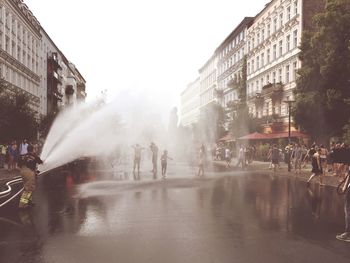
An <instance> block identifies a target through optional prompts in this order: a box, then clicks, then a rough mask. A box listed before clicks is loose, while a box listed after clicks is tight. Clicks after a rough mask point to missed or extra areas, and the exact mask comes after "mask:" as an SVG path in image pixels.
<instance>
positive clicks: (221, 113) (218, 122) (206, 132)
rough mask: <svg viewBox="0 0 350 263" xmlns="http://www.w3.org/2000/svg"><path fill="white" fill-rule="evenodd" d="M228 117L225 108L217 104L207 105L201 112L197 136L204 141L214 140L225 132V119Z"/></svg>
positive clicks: (196, 129) (196, 130)
mask: <svg viewBox="0 0 350 263" xmlns="http://www.w3.org/2000/svg"><path fill="white" fill-rule="evenodd" d="M225 118H226V114H225V110H224V108H223V107H222V106H221V105H219V104H217V103H211V104H209V105H207V106H206V107H205V108H204V109H203V110H202V111H201V114H200V119H199V122H198V125H197V127H195V129H194V131H195V137H196V138H197V139H198V140H200V141H202V142H214V141H216V140H218V139H219V138H221V137H222V136H223V135H224V134H225V132H226V131H225V128H224V121H225Z"/></svg>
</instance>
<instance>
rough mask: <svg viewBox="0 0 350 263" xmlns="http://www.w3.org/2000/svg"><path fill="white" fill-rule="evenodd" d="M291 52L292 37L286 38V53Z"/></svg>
mask: <svg viewBox="0 0 350 263" xmlns="http://www.w3.org/2000/svg"><path fill="white" fill-rule="evenodd" d="M289 50H290V35H288V36H287V38H286V52H288V51H289Z"/></svg>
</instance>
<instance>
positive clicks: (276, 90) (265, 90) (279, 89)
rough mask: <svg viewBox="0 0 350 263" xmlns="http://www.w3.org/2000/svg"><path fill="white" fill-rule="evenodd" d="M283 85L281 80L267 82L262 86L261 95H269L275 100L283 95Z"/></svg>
mask: <svg viewBox="0 0 350 263" xmlns="http://www.w3.org/2000/svg"><path fill="white" fill-rule="evenodd" d="M283 87H284V85H283V84H282V82H278V83H273V84H272V83H268V84H266V85H265V86H264V87H262V95H263V96H264V97H270V98H271V99H272V100H273V101H276V100H278V99H280V98H282V95H283Z"/></svg>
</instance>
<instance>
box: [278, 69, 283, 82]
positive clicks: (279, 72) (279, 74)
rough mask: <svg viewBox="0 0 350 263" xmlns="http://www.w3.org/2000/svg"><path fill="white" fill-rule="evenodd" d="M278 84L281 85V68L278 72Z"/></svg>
mask: <svg viewBox="0 0 350 263" xmlns="http://www.w3.org/2000/svg"><path fill="white" fill-rule="evenodd" d="M278 82H281V83H282V68H280V69H279V70H278Z"/></svg>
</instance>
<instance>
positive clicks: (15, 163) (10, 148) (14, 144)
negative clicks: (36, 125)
mask: <svg viewBox="0 0 350 263" xmlns="http://www.w3.org/2000/svg"><path fill="white" fill-rule="evenodd" d="M31 145H32V146H33V148H34V151H35V152H36V153H38V151H39V146H38V144H37V143H32V144H31ZM28 146H29V143H28V141H27V140H26V139H24V140H21V141H20V142H18V141H16V140H14V141H11V142H10V143H0V169H4V168H5V169H7V170H8V171H10V172H11V171H15V170H18V169H19V168H20V166H21V161H22V159H23V157H24V156H25V155H26V154H27V153H28Z"/></svg>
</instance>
